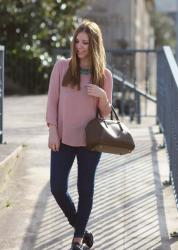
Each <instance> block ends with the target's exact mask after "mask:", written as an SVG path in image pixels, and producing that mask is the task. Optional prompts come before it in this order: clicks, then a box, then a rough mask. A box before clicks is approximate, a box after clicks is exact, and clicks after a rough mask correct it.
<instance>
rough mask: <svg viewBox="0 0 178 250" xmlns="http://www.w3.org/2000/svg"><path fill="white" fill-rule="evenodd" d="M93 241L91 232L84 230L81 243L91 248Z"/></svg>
mask: <svg viewBox="0 0 178 250" xmlns="http://www.w3.org/2000/svg"><path fill="white" fill-rule="evenodd" d="M93 242H94V240H93V234H92V233H91V232H88V231H87V230H85V233H84V236H83V241H82V243H83V244H86V245H87V247H89V248H91V247H92V246H93Z"/></svg>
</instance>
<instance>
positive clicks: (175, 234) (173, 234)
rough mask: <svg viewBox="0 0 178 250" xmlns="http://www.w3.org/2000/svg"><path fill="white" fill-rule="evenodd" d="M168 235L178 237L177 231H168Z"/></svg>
mask: <svg viewBox="0 0 178 250" xmlns="http://www.w3.org/2000/svg"><path fill="white" fill-rule="evenodd" d="M170 236H171V237H178V232H172V233H170Z"/></svg>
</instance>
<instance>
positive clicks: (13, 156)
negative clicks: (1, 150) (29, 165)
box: [0, 144, 23, 192]
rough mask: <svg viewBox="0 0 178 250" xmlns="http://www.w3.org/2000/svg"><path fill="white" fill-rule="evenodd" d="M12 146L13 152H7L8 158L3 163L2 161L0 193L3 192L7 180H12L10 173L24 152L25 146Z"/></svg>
mask: <svg viewBox="0 0 178 250" xmlns="http://www.w3.org/2000/svg"><path fill="white" fill-rule="evenodd" d="M5 145H7V144H5ZM5 145H4V147H5ZM7 146H8V145H7ZM12 146H13V147H12ZM12 146H11V147H12V148H11V150H12V152H11V153H10V152H7V156H5V157H4V159H3V160H2V161H0V192H1V191H2V190H3V188H4V186H5V184H6V182H7V180H8V179H9V178H10V173H11V172H12V170H13V168H14V166H15V164H16V162H17V160H18V159H19V157H20V154H21V152H22V150H23V145H19V146H17V145H16V146H15V145H12ZM14 148H15V150H14Z"/></svg>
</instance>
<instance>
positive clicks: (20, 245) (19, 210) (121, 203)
mask: <svg viewBox="0 0 178 250" xmlns="http://www.w3.org/2000/svg"><path fill="white" fill-rule="evenodd" d="M46 101H47V96H46V95H42V96H26V97H8V98H5V104H4V106H5V108H4V109H5V110H4V111H5V117H4V119H5V121H4V128H5V131H4V140H5V141H7V145H6V146H8V145H9V146H10V145H11V144H13V143H16V144H17V145H22V144H23V145H24V146H25V147H23V150H22V152H21V154H20V157H19V158H18V161H17V162H16V166H15V169H14V171H12V173H11V176H10V178H9V179H8V181H7V183H6V186H5V188H4V190H3V192H1V193H0V195H1V198H0V202H1V203H0V209H1V210H0V221H1V223H0V249H1V250H42V249H43V250H52V249H53V250H57V249H58V250H69V248H70V244H71V239H72V235H73V229H72V228H71V227H70V225H68V222H67V220H66V218H65V217H64V216H63V214H62V212H61V211H60V209H59V208H58V207H57V205H56V202H55V201H54V198H53V197H52V196H51V193H50V190H49V160H50V151H49V149H48V147H47V135H48V128H47V127H46V126H45V109H46ZM151 123H152V121H151V120H145V121H144V122H143V125H141V126H139V127H138V126H137V125H135V124H133V125H130V127H131V130H132V133H133V135H134V138H135V141H136V149H135V151H134V152H133V153H132V154H130V155H125V156H116V155H111V154H103V155H102V158H101V163H100V165H99V166H98V169H97V173H96V180H95V184H96V186H95V195H94V205H93V210H92V213H91V216H90V220H89V223H88V229H90V230H92V232H93V234H94V236H95V244H94V246H93V248H92V249H93V250H147V249H148V250H151V249H156V250H169V249H171V250H176V249H178V239H176V238H174V239H171V238H170V237H169V234H170V232H172V231H174V230H178V212H177V209H176V207H175V201H174V197H173V192H172V189H171V187H163V186H162V181H164V180H166V179H167V178H168V160H167V155H166V151H165V150H164V149H162V150H158V149H157V145H158V144H159V143H161V142H162V136H161V135H160V134H158V133H157V132H158V128H157V126H155V125H154V126H151ZM4 147H5V145H4ZM76 175H77V165H76V161H75V163H74V165H73V168H72V171H71V173H70V180H69V191H70V193H71V196H72V198H73V199H74V202H75V204H76V205H77V199H78V196H77V185H76V181H77V176H76Z"/></svg>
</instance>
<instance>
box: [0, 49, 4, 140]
mask: <svg viewBox="0 0 178 250" xmlns="http://www.w3.org/2000/svg"><path fill="white" fill-rule="evenodd" d="M3 101H4V46H0V144H2V142H3Z"/></svg>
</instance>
